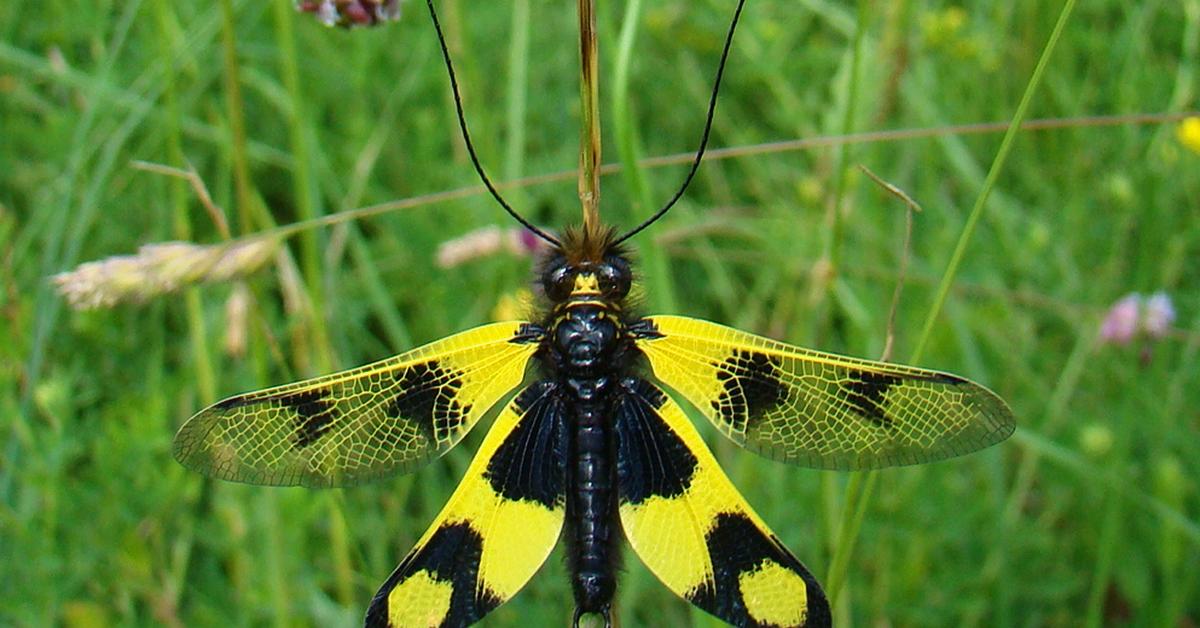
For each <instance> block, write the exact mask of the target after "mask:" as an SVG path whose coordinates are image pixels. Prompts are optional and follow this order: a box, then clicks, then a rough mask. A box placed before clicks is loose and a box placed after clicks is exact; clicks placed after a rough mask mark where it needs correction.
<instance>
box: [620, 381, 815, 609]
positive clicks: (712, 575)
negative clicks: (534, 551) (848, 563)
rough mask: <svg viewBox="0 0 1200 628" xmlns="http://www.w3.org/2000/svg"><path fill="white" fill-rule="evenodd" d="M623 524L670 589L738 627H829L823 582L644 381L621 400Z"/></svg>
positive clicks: (673, 407)
mask: <svg viewBox="0 0 1200 628" xmlns="http://www.w3.org/2000/svg"><path fill="white" fill-rule="evenodd" d="M614 417H615V426H616V432H617V461H618V463H617V469H618V470H617V486H618V508H619V511H620V515H621V525H622V527H623V528H624V529H625V536H626V537H628V539H629V544H630V545H632V546H633V549H634V551H636V552H637V554H638V556H639V557H641V559H642V562H644V563H646V566H647V567H649V568H650V571H652V572H654V575H655V576H657V577H658V579H659V580H661V581H662V583H663V584H664V585H666V586H667V588H669V589H671V590H672V591H674V592H675V593H676V594H677V595H679V596H681V597H683V598H684V599H686V600H688V601H689V602H691V603H692V604H695V605H696V606H698V607H700V608H702V609H704V610H705V611H708V612H709V613H712V614H713V615H716V616H717V617H719V618H721V619H723V620H725V621H727V622H729V623H731V624H733V625H735V626H777V627H792V626H808V627H818V626H829V625H830V622H831V619H830V613H829V603H828V602H827V601H826V599H825V594H824V592H822V591H821V585H820V584H818V583H817V581H816V579H815V578H813V576H812V574H810V573H809V572H808V570H807V569H806V568H805V567H804V565H803V564H801V563H800V561H799V560H797V559H796V557H794V556H792V554H791V553H790V552H789V551H788V550H787V548H786V547H784V546H783V544H782V543H780V542H779V539H777V538H775V535H774V534H773V533H772V532H771V531H770V530H769V529H768V528H767V526H766V524H765V523H763V521H762V519H759V517H758V515H757V514H755V513H754V511H753V510H752V509H751V508H750V505H749V504H747V503H746V500H745V498H743V497H742V495H741V494H740V493H738V490H737V489H736V488H734V486H733V484H732V483H731V482H730V481H729V478H728V477H726V476H725V473H724V472H723V471H722V470H721V467H720V465H718V464H717V461H716V459H714V458H713V455H712V453H711V452H709V450H708V447H707V446H706V445H705V444H704V441H703V440H701V438H700V435H699V434H698V433H697V432H696V428H695V427H693V426H692V424H691V421H689V420H688V418H687V417H686V416H685V415H684V413H683V410H682V409H681V408H680V407H679V405H678V404H677V403H675V402H674V401H672V400H671V398H670V397H668V396H667V395H666V394H665V393H664V392H663V391H662V390H661V389H659V388H658V387H657V386H655V385H653V384H651V383H649V382H647V381H645V380H632V381H630V380H627V382H626V384H625V385H624V387H623V390H622V392H621V396H620V397H619V398H618V400H617V402H616V409H615V414H614Z"/></svg>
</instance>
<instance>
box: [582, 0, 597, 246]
mask: <svg viewBox="0 0 1200 628" xmlns="http://www.w3.org/2000/svg"><path fill="white" fill-rule="evenodd" d="M578 7H579V105H580V129H579V202H580V203H581V204H582V205H583V228H584V231H585V232H590V231H592V230H594V229H595V228H597V227H599V225H600V79H599V76H597V75H598V73H599V65H600V64H599V59H598V51H597V48H598V42H597V37H596V2H595V0H578Z"/></svg>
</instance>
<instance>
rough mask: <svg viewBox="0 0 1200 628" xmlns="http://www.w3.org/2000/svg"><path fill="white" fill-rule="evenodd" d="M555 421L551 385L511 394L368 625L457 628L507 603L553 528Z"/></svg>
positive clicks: (559, 511)
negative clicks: (511, 397)
mask: <svg viewBox="0 0 1200 628" xmlns="http://www.w3.org/2000/svg"><path fill="white" fill-rule="evenodd" d="M563 422H564V413H563V405H562V402H561V400H560V398H559V396H558V395H557V393H556V392H555V387H554V384H552V383H549V382H539V383H536V384H533V385H532V386H530V387H528V388H526V389H525V390H524V391H522V392H521V393H520V394H519V395H517V397H516V398H515V399H514V400H513V401H512V403H511V404H509V406H508V407H507V408H505V410H504V411H503V412H501V414H500V416H499V417H498V418H497V419H496V424H495V425H494V426H493V427H492V429H491V431H490V432H488V435H487V438H486V439H484V442H483V445H482V446H480V448H479V453H477V454H476V455H475V459H474V460H473V461H472V462H471V466H470V467H469V468H468V469H467V473H466V476H464V477H463V480H462V482H461V483H459V485H458V488H457V489H455V491H454V495H453V496H452V497H451V498H450V501H449V502H448V503H447V504H446V506H445V508H443V509H442V512H441V514H439V515H438V517H437V519H436V520H434V522H433V525H432V526H430V528H429V530H428V531H427V532H426V533H425V535H424V536H423V537H421V540H420V541H419V542H418V543H417V546H416V547H415V548H413V550H412V551H411V552H409V554H408V556H407V557H405V559H404V561H403V562H401V563H400V566H399V567H397V568H396V571H395V572H393V573H392V575H391V577H390V578H388V580H387V582H385V583H384V585H383V587H381V588H380V589H379V592H378V593H376V594H375V599H374V600H372V602H371V607H370V609H368V611H367V618H366V625H367V626H368V627H382V626H390V627H392V628H401V627H403V628H423V627H425V626H466V625H468V624H471V623H474V622H476V621H478V620H479V618H481V617H483V616H484V615H485V614H487V613H488V612H489V611H491V610H492V609H494V608H496V607H497V606H499V605H500V604H502V603H504V602H505V601H507V600H508V599H509V598H511V597H512V596H513V595H516V593H517V591H518V590H519V589H520V588H521V587H523V586H524V585H525V583H526V582H528V581H529V579H530V578H531V577H532V576H533V574H534V572H536V571H537V569H538V567H540V566H541V565H542V563H543V562H545V560H546V557H547V556H548V555H549V554H550V550H552V549H553V548H554V544H555V543H556V542H557V541H558V536H559V533H560V532H561V530H562V524H563V512H564V497H563V485H564V475H563V474H564V469H565V466H564V462H563V460H564V455H565V454H564V451H565V444H564V440H563V439H564V431H563Z"/></svg>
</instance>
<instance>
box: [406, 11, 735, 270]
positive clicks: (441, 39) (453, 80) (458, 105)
mask: <svg viewBox="0 0 1200 628" xmlns="http://www.w3.org/2000/svg"><path fill="white" fill-rule="evenodd" d="M743 1H744V0H743ZM425 5H426V6H428V7H429V17H430V18H432V19H433V29H434V30H436V31H437V37H438V43H439V44H440V45H441V47H442V59H444V60H445V61H446V73H447V74H449V75H450V89H451V90H453V92H454V108H455V110H457V112H458V127H459V128H460V129H462V136H463V142H464V143H466V145H467V154H469V155H470V156H471V164H472V165H474V166H475V172H477V173H479V178H480V179H481V180H482V181H483V185H484V186H485V187H486V188H487V190H488V192H491V193H492V198H494V199H496V202H498V203H500V206H501V207H503V208H504V211H506V212H508V215H509V216H512V217H513V218H515V219H516V220H517V222H519V223H521V226H523V227H525V228H526V229H528V230H530V231H531V232H533V234H534V235H536V236H537V237H539V238H541V239H543V240H545V241H546V242H549V243H550V244H551V245H553V246H555V247H558V248H561V247H562V243H561V242H559V241H558V239H556V238H555V237H554V236H552V235H550V234H548V233H546V232H545V231H542V230H541V229H538V228H537V227H536V226H534V225H533V223H531V222H529V221H528V220H525V219H524V218H522V217H521V215H520V214H518V213H517V212H516V210H514V209H513V208H512V206H511V205H509V204H508V201H505V200H504V197H502V196H500V192H499V191H497V190H496V186H494V185H492V180H491V179H489V178H488V176H487V173H486V172H484V171H483V165H481V164H480V163H479V156H478V155H476V154H475V145H474V144H472V143H471V133H470V132H469V131H467V118H466V116H465V115H464V114H463V104H462V97H461V96H460V95H459V93H458V77H456V76H455V75H454V64H453V63H452V62H451V61H450V50H449V49H448V48H447V47H446V37H445V36H444V35H443V34H442V24H441V22H439V21H438V16H437V11H436V10H434V8H433V0H425ZM739 9H740V7H739Z"/></svg>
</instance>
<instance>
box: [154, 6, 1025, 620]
mask: <svg viewBox="0 0 1200 628" xmlns="http://www.w3.org/2000/svg"><path fill="white" fill-rule="evenodd" d="M430 8H431V10H432V5H430ZM739 10H740V5H739ZM434 22H435V25H436V23H437V22H436V17H434ZM730 33H731V36H732V29H731V31H730ZM439 34H440V32H439ZM725 52H726V54H727V53H728V39H727V41H726V51H725ZM443 53H444V54H445V49H444V47H443ZM445 59H446V62H447V67H450V65H449V57H448V56H446V57H445ZM723 64H724V56H723V57H722V66H723ZM450 72H451V82H452V84H454V77H453V70H452V69H451V70H450ZM718 77H719V74H718ZM718 80H719V78H718ZM714 91H715V90H714ZM714 100H715V93H714ZM456 102H457V90H456ZM709 119H710V121H711V104H710V117H709ZM460 122H462V118H461V106H460ZM463 124H464V130H465V123H463ZM467 146H468V149H470V150H471V153H472V156H473V157H474V149H473V148H472V147H471V145H470V142H469V138H467ZM702 152H703V148H702V149H701V152H700V154H702ZM700 154H698V155H697V161H696V164H698V163H699V158H700ZM476 164H478V162H477V161H476ZM693 171H694V166H693ZM480 174H481V175H482V174H483V173H482V170H481V169H480ZM484 181H485V183H487V179H486V177H485V178H484ZM685 187H686V183H685ZM489 188H490V184H489ZM493 193H494V190H493ZM496 196H497V198H498V199H499V196H498V195H496ZM677 198H678V196H677ZM500 202H501V204H502V205H503V206H504V208H505V209H506V210H508V211H509V213H510V214H512V215H513V216H514V217H516V218H517V219H518V220H520V221H521V222H522V224H524V225H525V226H526V227H528V228H530V229H531V230H533V232H534V233H535V234H537V235H539V236H540V237H542V238H544V239H546V240H547V241H548V242H550V244H551V249H550V251H549V253H548V254H547V255H546V257H545V259H544V260H543V261H542V264H541V268H540V272H539V278H538V281H537V287H538V289H539V290H538V291H539V293H540V295H541V298H542V311H541V313H540V314H539V315H538V316H536V317H533V318H532V319H531V320H524V321H510V322H501V323H494V324H489V325H484V326H482V327H477V328H475V329H471V330H469V331H465V332H462V333H459V334H457V335H453V336H450V337H447V338H444V339H442V340H439V341H436V342H433V343H431V344H428V345H425V346H423V347H420V348H417V349H413V350H411V351H409V352H407V353H403V354H400V355H398V356H395V357H392V358H389V359H386V360H383V361H381V362H376V363H374V364H369V365H367V366H363V367H360V368H357V369H353V370H349V371H345V372H342V373H336V374H333V375H328V376H325V377H319V378H316V379H311V380H308V381H303V382H299V383H294V384H289V385H285V386H280V387H276V388H270V389H267V390H262V391H258V392H251V393H246V394H242V395H237V396H234V397H230V398H228V399H226V400H224V401H221V402H219V403H217V404H215V405H213V406H210V407H209V408H206V409H205V410H203V411H201V412H200V413H198V414H197V415H195V416H194V417H192V418H191V419H190V420H188V421H187V422H186V423H185V424H184V425H183V426H182V428H181V429H180V431H179V433H178V434H177V436H176V438H175V443H174V453H175V456H176V458H177V459H178V460H179V461H181V462H182V463H183V464H184V465H186V466H187V467H189V468H191V469H195V470H197V471H200V472H202V473H205V474H207V475H210V476H213V477H216V478H220V479H225V480H232V481H238V482H249V483H253V484H268V485H304V486H314V487H330V486H347V485H353V484H358V483H361V482H365V481H369V480H373V479H377V478H381V477H384V476H389V475H393V474H396V473H404V472H410V471H413V470H415V469H417V468H419V467H421V466H422V465H424V464H425V463H427V462H429V461H431V460H433V459H435V458H437V457H439V456H440V455H442V454H444V453H445V452H446V451H448V450H449V449H451V448H452V447H454V446H455V445H456V444H457V443H458V442H459V441H460V440H461V439H462V438H463V436H464V435H466V434H467V432H469V431H470V430H471V429H472V428H473V427H474V426H475V424H476V423H477V422H478V421H479V420H480V418H482V417H483V416H484V415H485V414H487V413H488V411H489V410H490V409H491V408H493V407H494V406H497V405H498V404H501V403H503V407H502V409H501V410H500V412H499V415H498V416H497V418H496V419H495V422H494V424H493V426H492V427H491V430H490V431H489V432H488V434H487V435H486V437H485V438H484V441H483V443H482V445H481V446H480V448H479V451H478V452H477V453H476V455H475V458H474V460H473V461H472V462H471V464H470V466H469V468H468V469H467V472H466V475H465V477H464V478H463V479H462V481H461V482H460V484H459V485H458V487H457V489H456V490H455V491H454V493H453V495H452V496H451V497H450V499H449V501H448V502H447V503H446V505H445V507H444V508H443V509H442V511H441V513H440V514H439V515H438V516H437V518H436V519H435V520H434V522H433V523H432V525H431V526H430V527H429V529H428V531H427V532H426V533H425V534H424V535H423V536H422V537H421V538H420V540H419V541H418V542H417V545H416V547H415V548H414V549H413V550H412V551H411V552H409V554H408V555H407V556H406V557H405V558H404V559H403V560H402V561H401V563H400V565H399V566H398V567H397V568H396V570H395V571H394V572H393V573H392V574H391V576H390V577H389V578H388V579H387V580H386V582H384V584H383V586H382V587H381V588H380V589H379V591H378V593H377V594H376V595H375V597H374V599H373V600H372V602H371V604H370V607H369V609H368V611H367V614H366V625H367V626H393V627H409V626H465V625H468V624H471V623H474V622H476V621H478V620H479V619H480V618H482V617H484V616H485V615H486V614H487V613H488V612H489V611H491V610H493V609H494V608H496V607H497V606H498V605H500V604H502V603H504V602H505V601H507V600H509V599H511V598H512V597H513V596H514V595H516V594H517V592H518V591H519V590H520V589H521V587H523V586H524V585H525V584H526V583H527V582H528V581H529V579H530V578H532V577H533V575H534V573H535V572H536V571H537V570H538V568H539V567H540V566H541V565H542V563H543V562H544V561H545V560H546V557H547V556H548V555H549V554H550V552H551V550H552V549H553V548H554V546H555V545H556V544H557V543H558V540H559V539H560V537H561V538H562V539H563V540H564V541H565V543H566V544H567V547H568V552H567V557H568V559H567V560H568V571H569V573H570V578H571V585H572V590H573V594H574V599H575V617H574V621H575V624H576V625H578V624H579V622H580V619H581V617H582V616H583V615H585V614H598V615H600V616H602V617H603V618H604V620H605V623H606V625H611V613H612V605H613V600H614V596H615V593H616V588H617V573H616V572H617V568H616V565H617V560H618V554H619V551H620V548H621V537H622V536H624V537H625V538H626V539H628V542H629V544H630V545H631V546H632V548H633V550H634V551H635V553H636V554H637V555H638V557H639V558H640V559H641V560H642V561H643V562H644V563H645V564H646V565H647V567H649V569H650V570H651V571H652V572H653V573H654V574H655V575H656V576H657V577H658V579H659V580H660V581H662V583H663V584H664V585H666V586H667V588H669V589H670V590H672V591H673V592H675V593H676V594H678V595H679V596H681V597H683V598H684V599H686V600H687V601H688V602H690V603H692V604H694V605H696V606H698V607H699V608H702V609H704V610H705V611H707V612H709V613H711V614H712V615H715V616H716V617H719V618H721V619H722V620H725V621H726V622H729V623H730V624H733V625H737V626H828V625H829V624H830V621H831V619H830V608H829V603H828V602H827V601H826V597H825V594H824V592H823V591H822V589H821V586H820V584H819V583H818V582H817V580H816V579H815V578H814V577H813V575H812V574H811V573H810V572H809V571H808V569H807V568H805V566H804V565H803V564H802V563H801V562H800V561H799V560H798V559H796V557H795V556H793V555H792V554H791V552H789V551H788V549H787V548H786V547H784V546H783V544H782V543H780V541H779V539H778V538H777V537H776V536H775V535H774V534H773V533H772V532H771V531H770V529H769V528H768V527H767V525H766V523H765V522H764V521H763V520H762V519H761V518H759V516H758V515H756V514H755V512H754V511H753V509H751V507H750V505H749V504H748V503H747V502H746V500H745V499H744V498H743V497H742V496H741V494H740V493H739V492H738V491H737V489H736V488H735V487H734V486H733V484H732V483H731V482H730V480H729V479H728V478H727V477H726V475H725V473H724V472H723V471H722V470H721V467H720V466H719V465H718V463H717V461H716V459H715V458H714V457H713V455H712V453H711V452H710V451H709V449H708V447H707V446H706V445H705V443H704V441H703V440H702V439H701V437H700V435H699V434H698V432H697V431H696V429H695V427H694V426H693V425H692V424H691V422H690V420H689V419H688V418H687V417H686V415H685V414H684V410H683V409H682V407H681V406H680V404H679V402H678V401H676V399H675V397H673V396H672V395H671V394H669V393H668V392H667V390H665V388H664V386H665V387H666V388H669V389H670V390H672V391H674V392H675V393H676V394H677V395H678V397H680V398H682V399H683V400H686V402H687V403H690V404H691V405H692V406H694V407H695V408H696V409H697V410H699V411H700V413H701V414H703V415H704V416H705V417H706V418H707V419H708V420H709V421H711V422H712V423H713V425H715V426H716V427H717V429H718V430H719V431H720V432H721V434H723V435H724V436H725V437H727V438H729V439H731V440H733V441H734V442H735V443H737V444H738V445H741V446H742V447H745V448H747V449H749V450H751V451H754V452H756V453H759V454H762V455H764V456H766V457H769V458H772V459H775V460H780V461H783V462H789V463H794V464H800V465H806V466H811V467H816V468H823V469H875V468H879V467H885V466H891V465H901V464H916V463H921V462H928V461H933V460H940V459H944V458H948V457H951V456H956V455H960V454H964V453H967V452H970V451H974V450H977V449H980V448H983V447H987V446H988V445H991V444H993V443H996V442H998V441H1001V440H1003V439H1004V438H1006V437H1008V435H1009V434H1011V433H1012V431H1013V428H1014V420H1013V416H1012V413H1011V411H1010V410H1009V409H1008V407H1007V406H1006V405H1005V403H1004V402H1003V401H1002V400H1001V399H1000V398H999V397H997V396H996V395H995V394H994V393H992V392H991V391H989V390H987V389H986V388H984V387H982V386H980V385H978V384H975V383H973V382H970V381H968V380H965V379H963V378H961V377H958V376H955V375H950V374H947V373H941V372H937V371H931V370H925V369H920V368H914V367H908V366H900V365H894V364H887V363H882V362H873V361H868V360H861V359H856V358H849V357H842V356H838V355H833V354H828V353H821V352H817V351H812V350H809V349H803V348H800V347H795V346H791V345H787V344H784V343H781V342H776V341H774V340H770V339H768V338H764V337H760V336H756V335H753V334H750V333H746V332H743V331H739V330H737V329H733V328H729V327H725V326H722V325H718V324H716V323H711V322H707V321H703V320H699V319H693V318H685V317H680V316H642V315H640V314H639V313H637V312H636V311H635V309H634V308H633V307H631V304H630V299H629V293H630V289H631V287H632V285H633V283H634V273H633V269H632V267H631V264H630V259H629V256H628V254H627V252H626V249H625V247H624V243H625V242H626V241H627V240H628V239H629V238H630V237H632V236H633V235H634V234H636V233H638V232H640V231H641V230H642V229H644V228H645V227H646V226H648V225H649V224H651V223H652V222H654V220H656V219H657V218H658V217H660V216H661V215H662V214H663V213H665V211H666V210H667V209H668V208H669V207H670V204H668V205H667V207H665V208H663V209H662V210H660V211H659V212H658V213H657V214H655V215H654V216H653V217H652V218H650V219H649V220H647V221H646V222H643V223H642V224H641V225H639V226H638V227H637V228H635V229H633V230H631V231H629V232H626V233H624V234H618V232H617V231H616V230H614V229H612V228H609V227H604V226H601V225H599V224H598V223H595V222H593V223H588V222H587V221H586V220H585V223H584V226H583V227H582V228H578V229H569V230H567V231H566V233H565V234H564V236H563V237H562V239H561V240H560V239H558V238H556V237H554V236H552V235H550V234H548V233H545V232H543V231H541V230H540V229H538V228H537V227H535V226H533V225H531V224H529V223H528V222H526V221H525V220H524V219H522V218H520V216H518V215H517V214H516V213H515V212H513V211H512V209H511V208H509V207H508V206H507V204H505V203H504V202H503V199H500ZM506 398H507V399H508V401H506V402H505V399H506Z"/></svg>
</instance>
